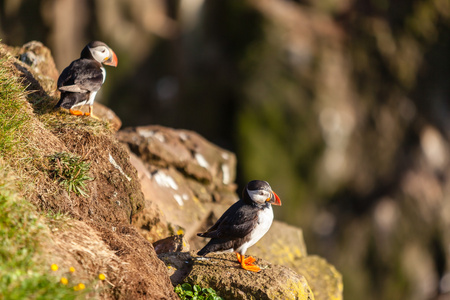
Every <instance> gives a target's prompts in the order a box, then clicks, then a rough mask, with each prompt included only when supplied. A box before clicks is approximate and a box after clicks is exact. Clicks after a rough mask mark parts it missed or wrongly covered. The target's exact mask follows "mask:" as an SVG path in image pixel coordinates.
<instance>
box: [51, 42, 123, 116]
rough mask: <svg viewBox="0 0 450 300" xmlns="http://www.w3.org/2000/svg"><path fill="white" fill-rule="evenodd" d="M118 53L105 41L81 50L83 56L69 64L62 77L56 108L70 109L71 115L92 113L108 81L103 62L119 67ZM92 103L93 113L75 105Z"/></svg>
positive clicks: (90, 105) (91, 110)
mask: <svg viewBox="0 0 450 300" xmlns="http://www.w3.org/2000/svg"><path fill="white" fill-rule="evenodd" d="M117 62H118V61H117V56H116V54H115V53H114V51H113V50H112V49H111V48H109V47H108V45H106V44H105V43H103V42H100V41H92V42H90V43H89V44H87V45H86V46H85V47H84V48H83V50H82V51H81V55H80V58H79V59H77V60H74V61H73V62H72V63H71V64H70V65H69V66H68V67H66V68H65V69H64V70H63V71H62V73H61V75H60V76H59V78H58V90H60V91H61V98H60V100H59V102H58V103H57V104H56V106H55V108H58V107H63V108H67V109H69V112H70V114H72V115H76V116H83V115H86V116H91V117H94V118H96V117H95V116H94V114H93V104H94V100H95V96H96V95H97V92H98V90H99V89H100V88H101V86H102V84H103V83H104V82H105V77H106V71H105V68H103V66H102V64H104V65H107V66H113V67H117ZM85 104H88V105H89V112H88V113H85V114H83V112H82V111H80V110H76V109H74V108H77V107H81V106H83V105H85Z"/></svg>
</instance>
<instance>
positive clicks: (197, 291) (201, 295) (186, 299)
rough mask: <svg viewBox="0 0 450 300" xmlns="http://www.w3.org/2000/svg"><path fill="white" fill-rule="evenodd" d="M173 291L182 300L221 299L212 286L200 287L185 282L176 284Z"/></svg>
mask: <svg viewBox="0 0 450 300" xmlns="http://www.w3.org/2000/svg"><path fill="white" fill-rule="evenodd" d="M174 291H175V293H176V294H177V295H178V297H180V299H182V300H190V299H192V300H223V298H222V297H220V296H218V295H217V293H216V291H215V290H213V289H212V288H201V287H200V286H199V285H196V284H195V285H190V284H189V283H187V282H186V283H183V284H179V285H177V286H176V287H175V289H174Z"/></svg>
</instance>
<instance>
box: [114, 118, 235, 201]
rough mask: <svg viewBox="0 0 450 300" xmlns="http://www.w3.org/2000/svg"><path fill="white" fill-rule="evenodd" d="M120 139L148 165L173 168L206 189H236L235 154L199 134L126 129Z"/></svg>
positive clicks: (181, 131) (158, 129) (155, 129)
mask: <svg viewBox="0 0 450 300" xmlns="http://www.w3.org/2000/svg"><path fill="white" fill-rule="evenodd" d="M118 138H119V140H121V141H122V142H124V143H127V144H128V145H129V147H130V149H131V150H132V151H133V152H134V153H136V154H137V155H138V156H139V157H140V158H141V159H142V160H144V161H145V162H147V163H150V164H152V165H158V166H161V167H168V166H173V167H175V168H177V169H178V170H180V171H181V172H182V173H183V174H184V175H186V176H188V177H193V178H195V179H196V180H197V181H199V182H202V183H204V184H205V185H206V186H210V185H212V188H214V187H220V186H228V187H230V189H232V190H234V184H233V182H234V180H235V178H236V157H235V155H234V154H233V153H231V152H229V151H226V150H224V149H221V148H219V147H217V146H216V145H214V144H212V143H210V142H208V141H207V140H205V139H204V138H202V137H201V136H200V135H198V134H197V133H195V132H192V131H188V130H175V129H170V128H166V127H162V126H145V127H136V128H126V129H124V130H122V131H121V132H119V134H118ZM216 200H217V199H216Z"/></svg>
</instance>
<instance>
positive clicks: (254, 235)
mask: <svg viewBox="0 0 450 300" xmlns="http://www.w3.org/2000/svg"><path fill="white" fill-rule="evenodd" d="M272 205H281V200H280V198H279V197H278V195H277V194H276V193H275V192H274V191H272V188H271V187H270V185H269V183H268V182H267V181H263V180H252V181H250V182H249V183H247V185H246V186H245V188H244V189H243V191H242V197H241V199H240V200H239V201H237V202H236V203H234V204H233V205H232V206H231V207H230V208H228V210H227V211H225V213H224V214H223V215H222V216H221V217H220V218H219V219H218V220H217V222H216V223H215V224H214V225H213V226H212V227H211V228H209V229H208V230H207V231H206V232H203V233H198V234H197V235H198V236H200V237H205V238H211V240H210V241H209V242H208V243H207V244H206V245H205V247H203V248H202V249H201V250H200V251H198V252H197V255H199V256H205V255H207V254H208V253H211V252H235V253H236V257H237V260H238V262H239V263H240V266H241V267H242V268H243V269H245V270H248V271H252V272H259V271H260V270H261V268H259V267H258V266H256V265H254V264H253V263H254V262H255V261H256V259H254V258H253V257H251V256H249V257H247V258H245V253H246V252H247V249H248V248H249V247H251V246H253V245H254V244H255V243H256V242H258V241H259V240H260V239H261V238H262V237H263V236H264V235H265V234H266V233H267V231H269V228H270V226H271V225H272V221H273V210H272Z"/></svg>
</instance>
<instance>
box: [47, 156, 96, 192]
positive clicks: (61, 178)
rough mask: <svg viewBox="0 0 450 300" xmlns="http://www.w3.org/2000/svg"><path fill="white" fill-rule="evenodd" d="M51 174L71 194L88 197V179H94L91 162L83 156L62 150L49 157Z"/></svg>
mask: <svg viewBox="0 0 450 300" xmlns="http://www.w3.org/2000/svg"><path fill="white" fill-rule="evenodd" d="M85 156H86V155H85ZM48 160H49V173H50V176H51V177H52V178H53V179H54V180H56V181H58V182H59V184H61V185H62V186H64V187H65V189H66V190H67V192H68V193H69V194H70V193H71V192H74V193H75V194H77V195H81V196H83V197H87V196H88V195H87V193H86V181H90V180H93V178H92V177H89V175H88V173H89V169H90V163H88V162H86V161H85V160H84V158H83V157H80V156H78V155H75V154H71V153H68V152H60V153H56V154H53V155H51V156H49V157H48Z"/></svg>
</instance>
